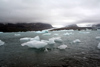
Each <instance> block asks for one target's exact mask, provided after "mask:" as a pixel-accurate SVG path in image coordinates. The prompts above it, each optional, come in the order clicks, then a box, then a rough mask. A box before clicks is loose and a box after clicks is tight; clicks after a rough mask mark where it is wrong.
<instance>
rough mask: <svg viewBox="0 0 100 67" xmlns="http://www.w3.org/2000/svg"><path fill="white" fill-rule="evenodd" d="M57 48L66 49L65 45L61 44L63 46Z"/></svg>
mask: <svg viewBox="0 0 100 67" xmlns="http://www.w3.org/2000/svg"><path fill="white" fill-rule="evenodd" d="M58 48H59V49H66V48H67V45H64V44H63V45H60V46H58Z"/></svg>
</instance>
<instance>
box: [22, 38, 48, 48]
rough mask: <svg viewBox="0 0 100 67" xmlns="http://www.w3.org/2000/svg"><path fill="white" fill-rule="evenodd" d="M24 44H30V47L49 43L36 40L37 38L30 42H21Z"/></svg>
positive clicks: (43, 45) (39, 46)
mask: <svg viewBox="0 0 100 67" xmlns="http://www.w3.org/2000/svg"><path fill="white" fill-rule="evenodd" d="M21 45H22V46H25V45H26V46H28V47H30V48H37V49H39V48H43V47H45V46H46V45H47V43H46V42H42V41H36V40H33V41H29V42H26V43H23V44H21Z"/></svg>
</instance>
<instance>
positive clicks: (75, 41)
mask: <svg viewBox="0 0 100 67" xmlns="http://www.w3.org/2000/svg"><path fill="white" fill-rule="evenodd" d="M80 42H81V41H80V40H79V39H76V40H74V41H73V43H80Z"/></svg>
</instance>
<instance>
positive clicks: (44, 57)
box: [0, 30, 100, 67]
mask: <svg viewBox="0 0 100 67" xmlns="http://www.w3.org/2000/svg"><path fill="white" fill-rule="evenodd" d="M47 33H51V34H47ZM66 33H67V34H66ZM35 36H39V37H40V40H49V38H52V37H61V39H62V42H55V44H53V45H48V46H49V47H44V48H40V49H36V48H30V47H28V46H21V44H22V43H25V42H22V41H20V38H24V37H31V38H34V37H35ZM98 36H100V30H96V31H93V30H82V31H78V30H75V31H74V30H61V31H48V32H41V33H39V32H36V31H28V32H6V33H0V40H2V41H3V42H5V44H3V45H1V46H0V67H100V49H98V48H97V46H98V44H99V42H100V39H96V37H98ZM76 39H79V40H80V41H81V42H79V43H77V42H76V43H73V41H74V40H76ZM63 44H65V45H67V48H66V49H58V46H60V45H63ZM45 48H47V51H45Z"/></svg>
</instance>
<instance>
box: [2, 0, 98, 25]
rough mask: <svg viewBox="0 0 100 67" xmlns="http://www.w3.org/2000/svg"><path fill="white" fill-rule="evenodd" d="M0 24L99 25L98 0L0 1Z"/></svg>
mask: <svg viewBox="0 0 100 67" xmlns="http://www.w3.org/2000/svg"><path fill="white" fill-rule="evenodd" d="M0 22H13V23H15V22H45V23H50V24H52V25H67V24H71V23H99V22H100V0H0Z"/></svg>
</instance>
